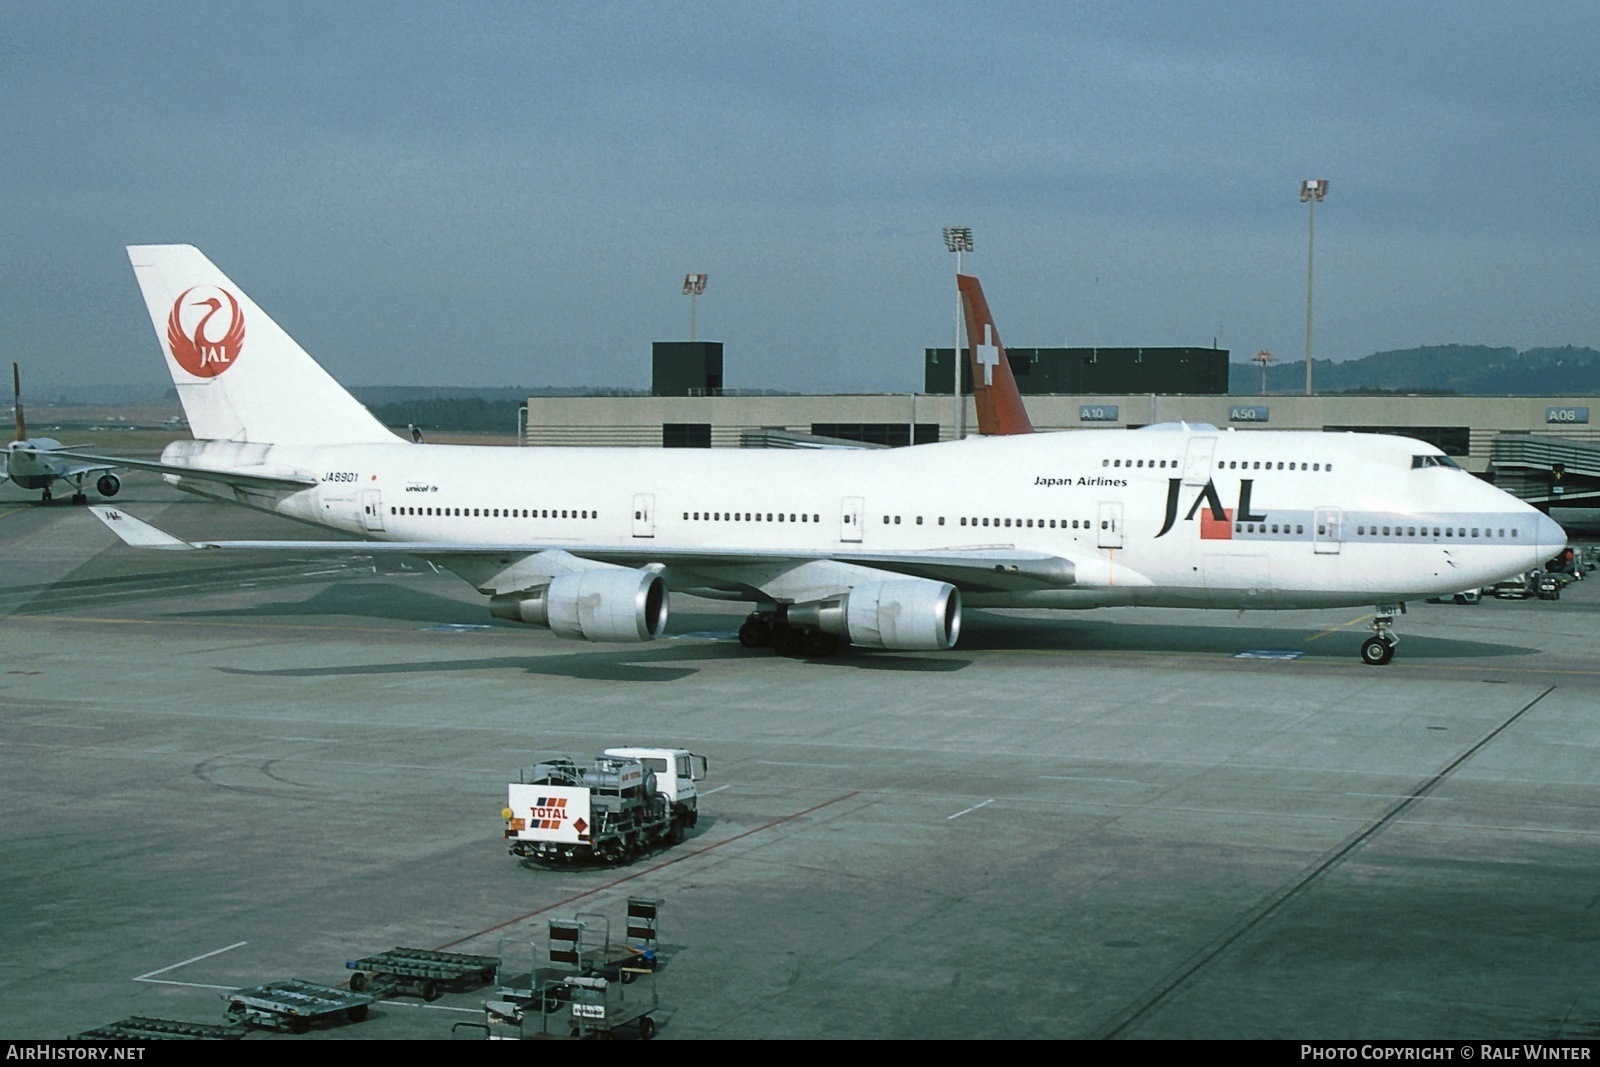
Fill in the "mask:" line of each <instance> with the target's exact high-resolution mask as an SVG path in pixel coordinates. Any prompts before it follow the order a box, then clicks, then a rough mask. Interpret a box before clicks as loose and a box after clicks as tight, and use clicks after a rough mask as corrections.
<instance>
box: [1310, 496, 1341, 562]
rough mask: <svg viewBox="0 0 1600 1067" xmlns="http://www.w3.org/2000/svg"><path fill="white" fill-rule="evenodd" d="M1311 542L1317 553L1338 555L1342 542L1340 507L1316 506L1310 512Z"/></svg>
mask: <svg viewBox="0 0 1600 1067" xmlns="http://www.w3.org/2000/svg"><path fill="white" fill-rule="evenodd" d="M1311 523H1312V525H1311V533H1312V536H1311V543H1312V545H1313V546H1314V547H1315V550H1316V552H1317V554H1318V555H1323V556H1332V555H1338V553H1339V546H1340V545H1342V544H1344V511H1343V509H1341V508H1317V509H1316V510H1314V511H1313V512H1312V513H1311Z"/></svg>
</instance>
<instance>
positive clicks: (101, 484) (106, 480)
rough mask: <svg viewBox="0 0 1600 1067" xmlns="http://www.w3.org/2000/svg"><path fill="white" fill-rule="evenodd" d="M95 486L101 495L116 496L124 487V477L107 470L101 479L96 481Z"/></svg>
mask: <svg viewBox="0 0 1600 1067" xmlns="http://www.w3.org/2000/svg"><path fill="white" fill-rule="evenodd" d="M94 487H95V489H96V490H97V491H98V492H99V493H100V495H101V496H116V495H117V493H118V491H119V490H121V489H122V479H121V478H118V477H117V476H116V475H115V474H112V473H111V472H110V471H107V472H106V473H105V474H102V475H101V476H100V480H99V481H97V482H95V483H94Z"/></svg>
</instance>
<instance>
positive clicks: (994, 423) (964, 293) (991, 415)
mask: <svg viewBox="0 0 1600 1067" xmlns="http://www.w3.org/2000/svg"><path fill="white" fill-rule="evenodd" d="M956 287H957V288H958V289H959V290H960V292H961V307H962V310H963V312H965V315H966V320H967V348H968V351H969V353H970V355H971V359H972V401H973V404H974V406H975V407H976V408H977V409H978V432H979V433H980V434H982V435H984V436H985V437H988V436H1006V435H1009V434H1019V433H1032V432H1033V423H1032V422H1030V421H1029V420H1028V409H1027V408H1025V407H1023V406H1022V393H1021V392H1020V391H1019V390H1018V389H1017V379H1016V378H1015V377H1014V376H1013V375H1012V373H1011V364H1010V363H1009V362H1007V361H1006V350H1005V346H1003V345H1002V344H1001V343H1000V330H999V328H998V327H996V326H995V324H994V316H993V315H991V314H990V313H989V302H988V301H987V300H985V299H984V298H983V287H982V286H981V285H979V284H978V279H977V278H975V277H973V276H972V275H970V274H958V275H956Z"/></svg>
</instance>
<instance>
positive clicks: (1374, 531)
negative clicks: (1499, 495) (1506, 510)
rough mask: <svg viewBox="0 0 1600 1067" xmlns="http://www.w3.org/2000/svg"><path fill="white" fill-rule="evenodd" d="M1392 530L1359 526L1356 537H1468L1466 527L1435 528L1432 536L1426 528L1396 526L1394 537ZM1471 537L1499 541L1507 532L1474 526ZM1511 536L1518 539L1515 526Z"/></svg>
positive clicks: (1501, 529)
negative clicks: (1441, 531)
mask: <svg viewBox="0 0 1600 1067" xmlns="http://www.w3.org/2000/svg"><path fill="white" fill-rule="evenodd" d="M1390 529H1391V527H1388V526H1382V527H1379V526H1357V527H1356V536H1357V537H1389V536H1394V537H1430V536H1431V537H1466V536H1468V535H1467V527H1465V526H1454V527H1452V526H1446V527H1443V530H1444V532H1443V533H1440V532H1439V531H1440V529H1441V528H1440V527H1438V526H1435V527H1433V532H1432V533H1431V534H1430V533H1429V532H1428V529H1429V528H1428V527H1426V526H1395V527H1392V529H1393V530H1394V533H1393V534H1392V535H1391V534H1390V532H1389V531H1390ZM1471 536H1473V537H1480V536H1481V537H1489V538H1494V539H1497V540H1504V539H1505V536H1506V531H1505V527H1503V526H1502V527H1500V528H1499V529H1498V530H1496V529H1493V528H1490V527H1483V528H1482V530H1481V532H1480V529H1479V527H1477V526H1474V527H1472V534H1471ZM1511 536H1512V537H1516V536H1517V528H1516V527H1515V526H1513V527H1512V528H1511Z"/></svg>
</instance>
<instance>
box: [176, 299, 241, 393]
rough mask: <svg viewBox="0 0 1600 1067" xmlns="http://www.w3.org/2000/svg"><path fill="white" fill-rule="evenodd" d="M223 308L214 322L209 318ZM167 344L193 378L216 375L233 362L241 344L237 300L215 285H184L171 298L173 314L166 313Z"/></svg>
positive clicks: (239, 315)
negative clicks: (184, 286)
mask: <svg viewBox="0 0 1600 1067" xmlns="http://www.w3.org/2000/svg"><path fill="white" fill-rule="evenodd" d="M191 294H193V295H194V298H193V299H190V297H191ZM224 309H226V312H227V314H226V316H225V317H224V318H223V319H222V321H220V322H217V323H216V324H213V323H212V321H211V320H212V319H214V318H216V317H217V315H218V313H220V312H222V311H224ZM167 344H168V345H169V346H171V348H172V358H173V359H175V360H177V361H178V366H180V367H182V368H183V369H184V370H186V371H188V372H189V373H190V374H192V375H194V376H195V377H196V378H215V377H216V376H217V375H219V374H221V373H222V372H223V371H225V370H227V369H228V368H229V367H231V366H233V365H234V363H235V362H236V361H237V360H238V358H239V350H240V349H242V348H243V347H244V315H243V314H242V313H241V312H240V311H239V301H237V300H235V299H234V297H233V294H232V293H230V292H228V291H227V290H226V289H219V288H217V287H216V286H210V285H206V286H200V285H197V286H193V287H191V288H189V289H185V290H184V291H183V292H182V293H181V294H180V295H179V296H178V299H177V300H174V301H173V302H172V314H171V315H169V316H167Z"/></svg>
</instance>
